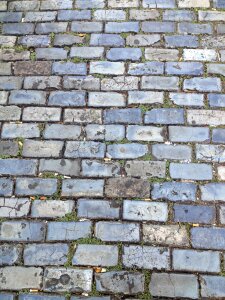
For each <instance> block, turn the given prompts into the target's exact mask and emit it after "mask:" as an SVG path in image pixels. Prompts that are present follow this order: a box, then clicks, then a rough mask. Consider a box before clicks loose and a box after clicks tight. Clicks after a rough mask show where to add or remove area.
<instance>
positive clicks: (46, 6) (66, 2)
mask: <svg viewBox="0 0 225 300" xmlns="http://www.w3.org/2000/svg"><path fill="white" fill-rule="evenodd" d="M72 7H73V1H72V0H63V1H62V0H54V1H48V0H44V1H42V2H41V7H40V9H41V10H55V9H68V8H72Z"/></svg>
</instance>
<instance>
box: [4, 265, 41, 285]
mask: <svg viewBox="0 0 225 300" xmlns="http://www.w3.org/2000/svg"><path fill="white" fill-rule="evenodd" d="M0 272H1V274H2V277H3V278H4V280H1V282H0V288H1V289H2V290H17V291H19V290H22V289H27V288H33V289H40V288H41V283H42V276H43V270H42V268H35V267H29V268H25V267H5V268H1V269H0ZM15 277H16V278H17V280H16V286H15Z"/></svg>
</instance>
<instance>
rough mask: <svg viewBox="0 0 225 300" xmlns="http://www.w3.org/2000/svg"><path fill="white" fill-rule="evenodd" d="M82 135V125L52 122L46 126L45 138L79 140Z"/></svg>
mask: <svg viewBox="0 0 225 300" xmlns="http://www.w3.org/2000/svg"><path fill="white" fill-rule="evenodd" d="M80 135H81V127H80V126H77V125H63V124H50V125H46V126H45V130H44V132H43V137H44V138H45V139H60V140H64V139H70V140H77V139H79V137H80Z"/></svg>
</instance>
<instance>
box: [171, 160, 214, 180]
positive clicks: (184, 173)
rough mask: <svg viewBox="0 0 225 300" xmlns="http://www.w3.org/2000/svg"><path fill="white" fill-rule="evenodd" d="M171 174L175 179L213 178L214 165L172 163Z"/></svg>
mask: <svg viewBox="0 0 225 300" xmlns="http://www.w3.org/2000/svg"><path fill="white" fill-rule="evenodd" d="M170 176H171V177H172V178H173V179H185V180H188V179H190V180H211V179H212V166H211V165H208V164H198V163H189V164H184V163H183V164H179V163H171V164H170Z"/></svg>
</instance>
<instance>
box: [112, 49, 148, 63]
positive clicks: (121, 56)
mask: <svg viewBox="0 0 225 300" xmlns="http://www.w3.org/2000/svg"><path fill="white" fill-rule="evenodd" d="M141 56H142V52H141V49H139V48H123V49H121V48H111V49H110V50H109V51H108V52H107V54H106V57H107V59H109V60H112V61H119V60H122V61H123V60H130V61H137V60H140V58H141Z"/></svg>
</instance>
